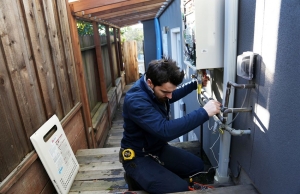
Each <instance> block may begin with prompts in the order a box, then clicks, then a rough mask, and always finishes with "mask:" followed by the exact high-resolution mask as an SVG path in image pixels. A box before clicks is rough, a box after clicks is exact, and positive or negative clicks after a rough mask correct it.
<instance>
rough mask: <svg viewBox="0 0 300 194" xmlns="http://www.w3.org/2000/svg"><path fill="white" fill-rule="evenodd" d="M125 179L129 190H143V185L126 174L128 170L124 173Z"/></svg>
mask: <svg viewBox="0 0 300 194" xmlns="http://www.w3.org/2000/svg"><path fill="white" fill-rule="evenodd" d="M124 179H125V181H126V183H127V185H128V190H129V191H139V190H143V189H142V188H141V186H140V185H139V184H138V183H137V182H136V181H135V180H134V179H133V178H131V177H130V176H128V175H127V174H126V172H125V173H124Z"/></svg>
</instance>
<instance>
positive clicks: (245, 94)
mask: <svg viewBox="0 0 300 194" xmlns="http://www.w3.org/2000/svg"><path fill="white" fill-rule="evenodd" d="M248 91H249V89H247V90H246V94H245V97H244V100H243V103H242V105H241V108H242V107H243V106H244V103H245V101H246V98H247V95H248ZM238 115H239V112H238V113H237V114H236V115H235V117H234V118H233V119H232V120H231V122H230V123H228V124H227V125H230V124H231V123H232V122H233V121H234V120H235V119H236V118H237V116H238Z"/></svg>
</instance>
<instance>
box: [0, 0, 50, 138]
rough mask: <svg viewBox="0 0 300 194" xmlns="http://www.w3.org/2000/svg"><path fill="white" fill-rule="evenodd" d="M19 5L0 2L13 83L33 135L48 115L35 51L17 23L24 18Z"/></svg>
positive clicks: (26, 125)
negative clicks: (39, 79) (33, 54)
mask: <svg viewBox="0 0 300 194" xmlns="http://www.w3.org/2000/svg"><path fill="white" fill-rule="evenodd" d="M18 8H19V5H18V3H17V2H16V1H15V0H14V1H9V0H5V1H1V2H0V17H1V19H0V23H1V28H0V34H1V41H2V46H3V53H4V55H5V56H6V58H5V59H6V62H7V66H8V71H9V74H10V79H11V80H12V84H13V85H12V89H13V90H14V92H15V95H16V99H17V102H18V106H19V109H20V114H21V116H22V120H23V124H24V128H25V130H26V133H27V137H29V136H30V135H31V134H33V132H34V130H35V129H37V128H38V127H39V126H40V125H41V124H42V123H43V122H44V121H45V120H46V119H45V114H44V110H43V104H42V101H41V96H40V94H39V86H38V84H37V80H36V74H35V69H34V66H33V62H32V55H31V53H30V48H28V47H27V46H28V45H26V42H25V37H24V36H26V32H25V31H23V33H20V32H19V31H17V30H15V27H14V25H15V24H16V23H18V24H19V25H21V23H22V22H23V21H20V17H19V15H18V14H17V13H19V10H18ZM22 25H23V24H22ZM23 35H24V36H23ZM32 105H34V106H32Z"/></svg>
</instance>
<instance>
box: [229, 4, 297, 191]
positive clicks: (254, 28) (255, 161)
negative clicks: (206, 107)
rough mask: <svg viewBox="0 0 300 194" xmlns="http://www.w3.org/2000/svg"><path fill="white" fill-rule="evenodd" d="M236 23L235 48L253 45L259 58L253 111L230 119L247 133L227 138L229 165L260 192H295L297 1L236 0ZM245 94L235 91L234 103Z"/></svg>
mask: <svg viewBox="0 0 300 194" xmlns="http://www.w3.org/2000/svg"><path fill="white" fill-rule="evenodd" d="M256 17H257V18H256ZM258 17H259V19H258ZM238 26H239V28H238V50H237V53H238V54H242V52H244V51H248V50H250V51H254V52H255V53H257V54H258V60H257V66H256V68H255V70H256V73H255V79H254V82H255V83H256V88H255V90H252V92H251V93H250V96H249V106H252V107H253V109H254V110H253V114H240V116H239V118H238V119H237V120H236V121H235V122H234V125H233V126H234V128H250V129H251V131H252V134H251V136H242V137H233V138H232V146H231V158H230V169H231V170H232V172H233V175H235V176H237V175H238V173H239V171H238V169H239V165H240V166H241V167H242V168H243V169H244V170H245V172H246V173H247V174H248V176H249V177H250V179H251V180H252V182H253V184H254V185H255V187H257V189H258V190H259V191H260V192H261V193H286V192H288V193H300V186H299V184H297V182H296V180H297V177H298V175H299V173H300V168H299V163H298V161H299V159H300V152H299V150H298V146H299V140H298V139H299V136H300V131H299V130H297V129H298V126H299V124H300V122H299V120H298V119H297V116H296V115H300V103H299V102H298V101H299V97H300V89H299V87H295V86H296V85H299V83H297V82H298V79H297V77H298V76H299V73H300V66H299V60H300V52H299V50H300V44H299V40H300V34H299V31H300V4H299V1H276V2H273V1H268V0H265V1H247V0H242V1H239V23H238ZM237 82H239V83H246V81H245V80H243V79H242V78H239V77H237ZM244 96H245V91H237V92H236V96H235V99H236V100H235V107H240V106H241V104H242V101H243V99H244ZM255 119H256V120H258V121H257V122H254V120H255Z"/></svg>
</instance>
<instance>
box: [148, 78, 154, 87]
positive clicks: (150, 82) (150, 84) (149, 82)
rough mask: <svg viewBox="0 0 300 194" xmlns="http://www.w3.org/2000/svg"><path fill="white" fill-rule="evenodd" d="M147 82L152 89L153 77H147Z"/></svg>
mask: <svg viewBox="0 0 300 194" xmlns="http://www.w3.org/2000/svg"><path fill="white" fill-rule="evenodd" d="M147 84H148V86H149V87H150V88H151V89H152V86H153V84H152V81H151V79H147Z"/></svg>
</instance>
